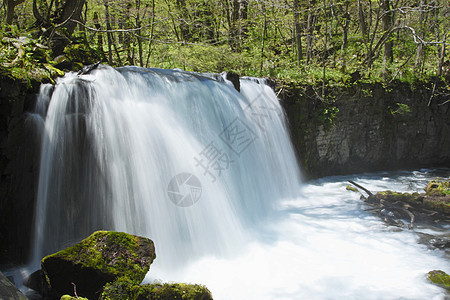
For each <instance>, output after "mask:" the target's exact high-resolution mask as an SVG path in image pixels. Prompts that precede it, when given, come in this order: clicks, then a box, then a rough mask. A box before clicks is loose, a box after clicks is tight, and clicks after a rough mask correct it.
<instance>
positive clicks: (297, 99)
mask: <svg viewBox="0 0 450 300" xmlns="http://www.w3.org/2000/svg"><path fill="white" fill-rule="evenodd" d="M319 93H320V89H318V90H314V89H313V88H312V87H306V88H300V87H297V88H294V89H291V90H290V91H289V92H286V93H282V94H281V95H280V97H281V99H282V101H283V105H284V107H285V110H286V114H287V117H288V122H289V127H290V130H291V136H292V142H293V144H294V147H295V149H296V151H297V154H298V159H299V162H300V164H301V167H302V169H303V172H304V174H305V175H306V176H307V177H308V178H316V177H323V176H328V175H340V174H350V173H359V172H373V171H382V170H394V169H412V168H422V167H423V168H429V167H450V102H446V101H448V100H449V99H450V95H449V92H448V90H440V91H438V90H437V92H436V91H435V93H434V94H433V95H434V96H433V99H432V101H431V104H430V106H428V103H429V100H430V97H431V95H432V86H431V85H430V86H423V85H421V86H418V87H413V86H411V85H409V84H403V83H397V84H395V85H392V86H388V87H383V86H382V85H379V84H375V85H374V84H354V85H352V86H350V87H348V88H336V89H334V90H333V91H329V92H328V93H327V95H328V96H327V98H326V99H322V97H320V95H319Z"/></svg>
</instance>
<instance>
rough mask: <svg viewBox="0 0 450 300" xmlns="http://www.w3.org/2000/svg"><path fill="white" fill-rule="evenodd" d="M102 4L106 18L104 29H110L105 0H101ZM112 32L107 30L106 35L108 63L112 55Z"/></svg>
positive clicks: (111, 62) (107, 7)
mask: <svg viewBox="0 0 450 300" xmlns="http://www.w3.org/2000/svg"><path fill="white" fill-rule="evenodd" d="M103 4H104V5H105V19H106V30H111V29H112V28H111V20H110V15H109V4H108V1H107V0H104V1H103ZM111 35H112V33H111V32H107V33H106V36H107V38H108V63H109V64H110V65H112V64H113V56H112V36H111Z"/></svg>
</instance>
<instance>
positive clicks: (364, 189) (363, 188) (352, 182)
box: [348, 180, 373, 197]
mask: <svg viewBox="0 0 450 300" xmlns="http://www.w3.org/2000/svg"><path fill="white" fill-rule="evenodd" d="M348 182H350V183H351V184H353V185H354V186H356V187H357V188H360V189H362V190H363V191H364V192H366V193H367V194H368V195H369V197H370V196H373V194H372V192H371V191H369V190H368V189H366V188H365V187H363V186H362V185H359V184H357V183H356V182H354V181H353V180H349V181H348Z"/></svg>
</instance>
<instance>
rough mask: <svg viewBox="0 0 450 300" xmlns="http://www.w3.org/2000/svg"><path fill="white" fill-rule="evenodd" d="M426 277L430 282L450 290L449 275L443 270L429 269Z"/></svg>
mask: <svg viewBox="0 0 450 300" xmlns="http://www.w3.org/2000/svg"><path fill="white" fill-rule="evenodd" d="M428 279H429V280H430V281H431V282H433V283H435V284H437V285H440V286H442V287H444V288H446V289H448V290H450V275H448V274H447V273H445V272H444V271H441V270H434V271H430V272H428Z"/></svg>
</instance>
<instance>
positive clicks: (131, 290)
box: [100, 278, 212, 300]
mask: <svg viewBox="0 0 450 300" xmlns="http://www.w3.org/2000/svg"><path fill="white" fill-rule="evenodd" d="M100 299H101V300H123V299H128V300H138V299H160V300H171V299H186V300H188V299H197V300H206V299H212V296H211V292H210V291H209V290H208V289H207V288H206V287H205V286H202V285H198V284H185V283H164V284H160V283H154V284H145V285H137V284H133V283H132V282H130V281H129V280H128V279H126V278H120V279H118V280H116V281H114V282H113V283H108V284H107V285H105V287H104V290H103V293H102V295H101V298H100Z"/></svg>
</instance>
